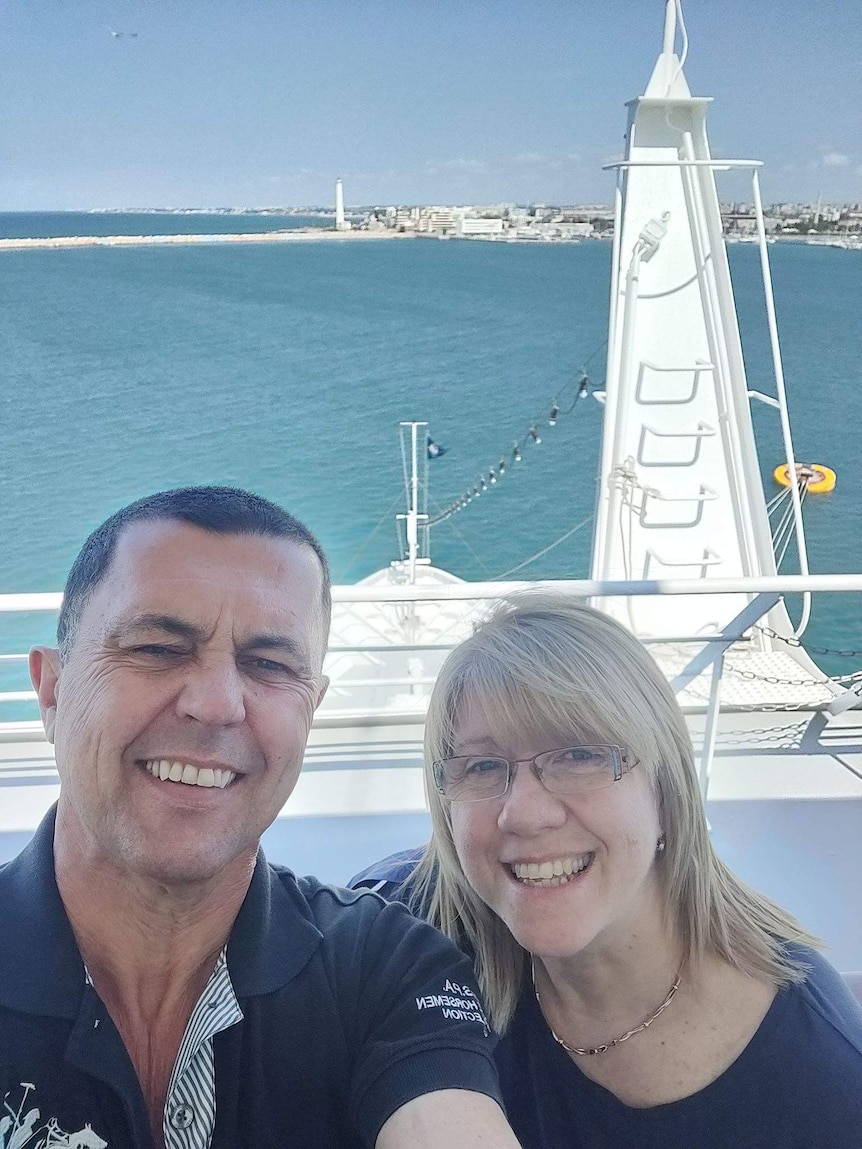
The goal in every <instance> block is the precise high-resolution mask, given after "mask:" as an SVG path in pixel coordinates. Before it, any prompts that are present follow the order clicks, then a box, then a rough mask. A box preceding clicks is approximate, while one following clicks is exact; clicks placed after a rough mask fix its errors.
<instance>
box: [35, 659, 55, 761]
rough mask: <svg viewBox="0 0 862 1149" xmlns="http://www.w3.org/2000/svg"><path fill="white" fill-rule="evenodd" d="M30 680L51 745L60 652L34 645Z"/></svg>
mask: <svg viewBox="0 0 862 1149" xmlns="http://www.w3.org/2000/svg"><path fill="white" fill-rule="evenodd" d="M30 680H31V682H32V683H33V687H34V688H35V691H36V693H37V694H38V696H39V709H40V710H41V712H42V725H43V726H44V727H45V737H46V738H47V739H48V741H49V742H50V743H51V744H52V745H53V742H54V723H55V721H56V718H57V689H58V687H59V685H60V652H59V651H57V650H55V649H54V647H52V646H34V647H33V649H32V650H31V651H30Z"/></svg>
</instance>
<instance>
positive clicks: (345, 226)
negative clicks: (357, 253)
mask: <svg viewBox="0 0 862 1149" xmlns="http://www.w3.org/2000/svg"><path fill="white" fill-rule="evenodd" d="M349 228H350V224H349V223H347V222H346V221H345V219H344V189H343V188H342V186H341V180H340V179H337V180H336V181H335V230H336V231H348V230H349Z"/></svg>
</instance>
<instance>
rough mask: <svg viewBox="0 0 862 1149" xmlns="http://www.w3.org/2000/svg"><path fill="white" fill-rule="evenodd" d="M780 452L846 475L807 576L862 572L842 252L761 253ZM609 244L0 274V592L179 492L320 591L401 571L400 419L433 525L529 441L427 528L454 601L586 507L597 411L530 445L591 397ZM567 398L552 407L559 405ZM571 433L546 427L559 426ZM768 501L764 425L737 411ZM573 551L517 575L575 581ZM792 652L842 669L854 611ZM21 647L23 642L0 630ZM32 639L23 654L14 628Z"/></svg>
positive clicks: (71, 228)
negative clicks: (274, 513)
mask: <svg viewBox="0 0 862 1149" xmlns="http://www.w3.org/2000/svg"><path fill="white" fill-rule="evenodd" d="M325 222H326V221H322V220H305V219H301V218H299V217H284V218H273V217H260V216H200V215H194V216H188V215H181V216H166V215H134V216H122V215H115V214H111V215H89V214H88V215H76V214H59V215H0V235H7V236H8V235H16V236H20V235H34V236H36V235H39V236H45V235H59V234H122V233H127V234H128V233H134V234H139V233H142V232H154V233H168V232H173V233H176V232H187V231H188V232H190V231H197V232H214V231H222V230H225V231H252V230H259V229H263V228H272V227H291V226H298V225H300V224H315V223H317V224H321V223H325ZM770 257H771V262H772V270H773V276H774V285H775V295H776V304H777V310H778V317H779V324H780V329H781V333H782V337H783V339H782V347H783V353H784V362H785V371H786V375H787V385H788V391H789V395H790V404H791V416H792V419H793V425H794V434H795V441H796V449H797V456H798V457H800V458H805V459H809V460H811V461H815V462H823V463H827V464H829V465H830V466H832V467H833V468H834V469H835V470H836V471H837V472H838V487H837V489H836V491H835V492H834V494H832V495H830V496H828V497H822V498H819V499H818V498H815V497H810V498H809V500H808V502H807V504H806V522H807V532H808V540H809V551H810V556H811V565H812V568H813V569H814V570H815V571H823V572H826V571H860V570H862V529H860V527H862V435H860V431H859V428H860V426H862V389H861V388H860V361H862V254H860V253H858V252H845V251H840V250H833V249H826V248H815V247H806V246H795V245H789V244H788V245H781V244H776V245H774V246H773V247H771V248H770ZM730 261H731V268H732V272H733V277H734V284H735V288H736V294H737V302H738V307H739V313H740V321H741V326H742V331H743V341H744V347H745V354H746V362H747V366H748V373H749V385H750V386H751V387H753V388H758V389H762V390H766V391H772V390H773V384H772V378H771V366H770V358H769V348H768V342H767V337H766V331H765V324H764V321H763V320H764V316H763V299H762V289H761V286H760V279H759V270H758V255H757V251H756V249H755V248H752V247H748V246H737V247H734V248H732V249H731V251H730ZM609 263H610V245H609V244H606V243H582V244H576V245H553V244H536V245H529V244H490V243H481V242H473V243H467V242H440V241H435V240H412V241H411V240H405V241H378V242H374V241H363V242H356V243H352V242H343V243H333V242H326V241H321V242H309V243H302V244H283V245H260V244H257V245H248V246H233V245H232V246H221V245H217V246H202V247H195V246H187V247H171V248H139V249H135V248H115V249H111V248H93V249H81V250H58V251H49V250H44V251H42V250H35V251H26V252H0V352H2V359H0V363H2V368H0V370H2V378H3V386H2V393H0V404H2V408H0V409H2V449H0V490H2V495H3V497H2V499H0V538H2V539H3V540H4V545H3V548H2V552H0V591H25V590H58V589H60V587H61V585H62V581H63V577H64V574H65V572H66V570H67V568H68V565H69V563H70V561H71V559H72V557H73V555H74V553H75V551H76V549H77V547H78V546H79V544H80V542H81V541H82V540H83V538H84V536H85V535H86V534H87V532H88V531H89V530H90V529H91V528H92V527H93V526H95V525H96V524H97V523H98V522H99V521H100V520H102V519H103V518H104V517H105V516H106V515H108V514H109V513H110V512H111V511H113V510H115V509H116V508H117V507H119V506H121V505H122V504H124V503H126V502H128V501H130V500H132V499H134V498H136V497H138V496H140V495H142V494H144V493H147V492H150V491H153V490H154V489H157V488H163V487H170V486H176V485H181V484H187V483H231V484H239V485H242V486H247V487H251V488H253V489H254V490H256V491H259V492H260V493H261V494H264V495H267V496H269V497H271V498H273V499H275V500H277V501H278V502H280V503H283V504H284V505H285V506H286V507H288V508H289V509H291V510H292V511H294V512H295V513H296V514H297V515H299V516H300V517H301V518H302V519H304V520H305V521H306V522H308V524H309V525H310V526H311V527H312V528H313V529H314V530H315V531H316V532H317V534H318V535H319V536H320V537H321V539H322V541H323V543H324V545H325V546H326V549H327V551H328V552H329V554H330V556H331V559H332V566H333V572H334V575H335V577H336V579H338V580H343V581H350V582H352V581H355V580H356V579H359V578H361V577H362V576H364V575H366V574H368V573H370V572H371V571H373V570H375V569H377V568H378V567H380V566H382V565H385V564H386V563H388V561H389V560H390V559H392V558H393V557H395V556H396V534H395V526H394V519H393V518H392V516H393V515H394V513H395V511H396V510H401V509H402V507H401V500H400V493H401V491H402V480H401V458H400V452H399V447H398V438H397V428H398V423H399V421H400V420H402V419H424V420H428V422H429V423H430V427H431V432H432V434H433V435H434V437H435V439H436V440H438V441H439V442H440V443H442V444H444V445H445V446H446V447H448V453H447V454H446V455H445V456H444V457H442V458H440V459H438V460H435V461H433V462H432V464H431V467H430V477H431V499H432V507H433V506H434V505H436V506H444V505H445V504H447V503H448V502H449V500H450V499H452V498H454V497H455V496H456V495H458V494H459V493H460V492H461V491H462V490H464V489H465V488H466V487H467V486H472V484H473V483H474V482H476V481H477V479H478V477H479V475H480V474H481V473H482V472H483V471H487V468H488V467H489V466H492V465H495V464H496V463H497V461H498V460H499V458H500V457H501V455H505V456H507V458H509V459H511V451H512V444H513V442H514V440H515V439H518V438H521V437H522V436H523V433H524V431H525V429H526V428H528V427H529V426H530V425H531V423H533V422H534V421H535V423H536V426H537V427H538V428H539V430H540V434H541V437H542V440H543V441H542V443H541V445H540V446H535V445H532V444H531V445H529V446H527V447H525V448H524V449H523V457H522V461H521V462H520V463H518V464H517V465H515V464H513V463H510V464H509V466H508V467H507V473H506V477H505V479H504V480H503V481H501V482H499V483H497V484H496V486H494V487H492V488H491V490H489V492H488V493H487V494H485V495H483V496H482V497H481V498H480V499H478V500H476V501H474V502H473V503H472V504H471V505H470V506H469V507H467V508H466V509H465V510H463V511H461V512H460V513H459V514H457V515H455V516H454V517H453V518H451V519H450V520H448V521H447V522H445V523H442V524H440V525H439V526H438V527H437V528H435V530H434V531H433V534H432V559H433V561H434V562H435V563H437V564H438V565H441V566H444V567H447V568H449V569H450V570H452V571H454V572H455V573H457V574H459V575H461V576H463V577H465V578H469V579H478V578H492V577H494V576H498V575H500V574H502V573H503V572H505V571H508V570H510V569H511V568H513V567H515V566H517V565H518V564H520V563H522V562H524V560H526V559H528V558H529V557H530V556H532V555H534V554H535V553H536V552H537V551H539V550H540V549H542V548H544V547H545V546H547V545H548V544H549V543H551V542H553V541H554V540H555V539H557V538H558V537H559V536H560V535H562V534H563V532H564V531H566V530H567V529H568V528H569V527H570V526H573V525H574V524H575V523H577V522H579V521H580V520H582V519H583V518H584V517H585V516H587V515H589V514H590V513H591V511H592V509H593V502H594V493H595V475H596V465H597V452H598V443H599V434H600V428H601V414H602V409H601V407H600V406H599V404H598V403H596V402H595V401H594V400H592V399H590V400H587V401H584V402H581V403H579V404H577V406H576V407H575V409H574V410H573V411H572V412H571V414H569V415H567V416H565V417H561V418H560V420H559V422H558V424H557V426H556V427H549V426H548V423H547V414H548V410H549V408H550V405H551V402H552V401H553V400H554V398H555V397H557V396H560V395H562V394H569V393H570V390H571V381H572V380H573V379H574V378H576V377H577V375H578V374H579V369H580V368H581V366H582V365H583V364H584V363H585V362H587V360H588V359H589V358H590V356H594V358H593V359H592V360H591V362H590V363H589V366H588V367H587V371H588V374H589V375H590V379H591V382H592V384H593V385H594V386H600V385H601V382H602V373H603V367H604V353H603V352H602V351H600V350H598V349H599V348H600V347H601V345H602V343H603V340H604V338H605V329H606V323H607V296H608V274H609ZM567 388H568V390H567ZM564 410H565V406H564ZM754 418H755V423H756V433H757V437H758V443H759V446H760V452H761V459H762V464H763V472H764V481H765V484H766V488H767V491H768V492H769V493H771V492H772V490H773V488H772V480H771V472H772V468H773V467H774V466H775V464H776V463H777V462H778V461H780V455H781V451H780V436H779V426H778V418H777V413H776V412H775V411H774V410H772V409H769V408H766V407H762V406H761V405H759V404H755V410H754ZM589 543H590V538H589V528H586V529H584V530H581V531H580V532H578V533H576V534H575V535H573V536H572V537H571V538H570V539H569V540H568V541H567V542H565V543H563V544H562V545H561V546H559V547H557V548H556V549H553V550H551V551H549V552H548V553H547V554H546V555H545V556H544V557H543V558H541V559H538V560H537V561H535V562H533V563H531V564H530V565H528V566H526V567H524V568H523V571H521V572H519V575H518V577H534V578H540V577H555V576H581V575H584V574H586V571H587V565H588V554H589ZM815 608H816V609H815V616H814V622H813V625H812V627H811V628H810V631H809V637H810V638H811V640H812V641H815V642H820V643H823V644H826V645H838V646H842V647H844V646H848V645H852V646H855V647H857V648H862V618H860V609H859V608H860V603H859V602H858V601H853V602H851V601H850V600H849V599H848V598H846V597H844V598H841V597H839V596H832V597H831V598H830V597H829V596H822V598H821V601H820V602H819V603H816V604H815ZM2 625H3V627H4V631H3V635H2V636H0V647H2V648H3V649H10V648H15V647H16V646H17V648H18V649H21V647H22V645H23V642H24V641H26V639H28V638H30V637H32V633H33V625H34V624H33V621H32V620H20V621H19V622H16V623H14V624H10V621H9V620H6V622H5V623H3V624H2ZM25 628H26V629H27V631H28V633H27V635H26V638H25V637H24V629H25Z"/></svg>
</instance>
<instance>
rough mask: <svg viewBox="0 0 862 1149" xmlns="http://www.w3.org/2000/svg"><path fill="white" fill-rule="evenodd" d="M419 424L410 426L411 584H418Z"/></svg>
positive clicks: (408, 534)
mask: <svg viewBox="0 0 862 1149" xmlns="http://www.w3.org/2000/svg"><path fill="white" fill-rule="evenodd" d="M417 430H418V424H416V423H411V424H410V513H409V514H408V516H407V558H408V560H409V562H410V584H411V586H412V585H413V583H415V582H416V552H417V547H418V542H419V470H418V467H419V459H418V457H417V454H416V432H417Z"/></svg>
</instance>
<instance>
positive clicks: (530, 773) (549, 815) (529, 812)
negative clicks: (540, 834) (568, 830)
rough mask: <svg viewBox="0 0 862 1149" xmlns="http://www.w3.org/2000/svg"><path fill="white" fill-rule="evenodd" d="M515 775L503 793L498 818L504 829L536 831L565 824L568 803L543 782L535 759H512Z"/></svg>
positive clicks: (510, 830) (526, 831)
mask: <svg viewBox="0 0 862 1149" xmlns="http://www.w3.org/2000/svg"><path fill="white" fill-rule="evenodd" d="M512 770H513V771H514V776H513V777H512V780H511V782H510V783H509V789H508V790H507V791H506V794H505V795H504V797H503V804H502V807H501V808H500V813H499V815H498V818H497V824H498V826H499V827H500V829H501V830H504V831H506V832H507V833H511V834H520V835H527V834H534V833H536V832H537V831H541V830H546V829H553V828H556V827H558V826H561V825H563V823H564V822H565V820H566V817H567V809H566V805H565V803H564V802H563V800H562V798H561V796H560V795H559V794H551V793H550V792H549V791H548V790H546V789H545V787H544V786H543V785H542V783H541V781H540V780H539V778H538V776H537V775H536V773H535V771H534V770H533V768H532V762H513V763H512Z"/></svg>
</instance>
